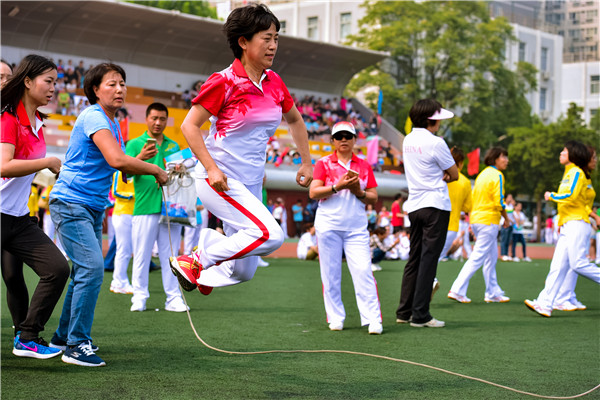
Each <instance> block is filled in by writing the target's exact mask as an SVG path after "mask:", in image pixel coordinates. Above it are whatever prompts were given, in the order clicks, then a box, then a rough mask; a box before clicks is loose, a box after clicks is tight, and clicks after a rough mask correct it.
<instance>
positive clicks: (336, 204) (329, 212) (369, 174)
mask: <svg viewBox="0 0 600 400" xmlns="http://www.w3.org/2000/svg"><path fill="white" fill-rule="evenodd" d="M348 168H349V169H351V170H353V171H356V172H358V179H359V181H360V188H361V189H363V190H365V189H370V188H373V187H377V182H376V181H375V175H374V174H373V170H372V169H371V166H370V165H369V164H368V163H367V162H366V161H364V160H361V159H360V158H358V157H357V156H356V155H355V154H353V155H352V159H351V160H350V163H349V165H346V166H344V165H342V164H341V162H339V160H338V158H337V155H336V154H335V153H333V154H330V155H328V156H325V157H323V158H321V159H320V160H319V161H317V163H316V164H315V170H314V172H313V179H318V180H320V181H323V182H324V183H323V185H324V186H331V185H334V184H335V183H337V182H338V181H339V180H340V178H341V177H342V176H343V175H344V174H345V173H346V171H347V170H348ZM315 228H316V229H317V230H338V231H352V230H359V229H366V228H367V213H366V212H365V204H364V203H363V202H362V201H360V200H359V199H358V198H357V197H356V196H355V195H353V194H352V192H350V190H349V189H343V190H340V191H339V192H338V193H335V194H333V195H331V196H330V197H326V198H324V199H321V200H320V201H319V208H317V214H316V217H315Z"/></svg>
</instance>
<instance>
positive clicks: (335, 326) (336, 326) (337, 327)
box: [329, 322, 344, 331]
mask: <svg viewBox="0 0 600 400" xmlns="http://www.w3.org/2000/svg"><path fill="white" fill-rule="evenodd" d="M343 329H344V323H343V322H332V323H330V324H329V330H330V331H341V330H343Z"/></svg>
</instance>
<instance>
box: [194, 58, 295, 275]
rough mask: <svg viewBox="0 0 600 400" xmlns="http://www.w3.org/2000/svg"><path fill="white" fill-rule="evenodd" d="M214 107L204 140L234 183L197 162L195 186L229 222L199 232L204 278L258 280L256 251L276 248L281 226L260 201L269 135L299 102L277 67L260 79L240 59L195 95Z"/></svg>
mask: <svg viewBox="0 0 600 400" xmlns="http://www.w3.org/2000/svg"><path fill="white" fill-rule="evenodd" d="M192 103H193V104H199V105H201V106H202V107H204V108H205V109H206V110H207V111H208V112H210V113H211V114H212V117H211V118H210V121H211V127H210V133H209V135H208V137H207V138H206V140H205V145H206V148H207V150H208V151H209V153H210V155H211V157H212V158H213V159H214V161H215V163H216V164H217V166H218V167H219V169H220V170H221V171H223V173H224V174H225V175H227V184H228V186H229V188H230V190H229V191H227V192H216V191H215V190H214V189H213V188H212V187H211V186H210V185H209V183H208V175H207V172H206V170H205V169H204V167H203V166H202V165H201V164H198V165H197V166H196V171H195V175H196V191H197V194H198V197H199V198H200V200H201V201H202V204H203V205H204V206H205V207H206V209H207V210H208V211H210V212H211V213H212V214H214V215H215V216H216V217H218V218H219V219H220V220H221V221H223V229H224V231H225V233H226V235H227V236H223V235H221V234H219V233H218V232H216V231H214V230H211V229H203V230H202V232H201V233H200V240H199V243H198V250H199V251H200V261H201V263H202V266H203V268H204V269H206V268H209V267H210V268H209V269H206V270H205V271H203V272H202V274H201V275H200V278H199V279H198V282H197V283H198V284H200V285H205V286H212V287H222V286H229V285H235V284H237V283H241V282H244V281H247V280H250V279H252V277H253V276H254V273H255V272H256V268H257V265H258V257H250V256H262V255H267V254H270V253H272V252H273V251H275V250H276V249H278V248H279V247H280V246H281V244H282V243H283V240H284V234H283V231H282V230H281V227H280V226H279V225H278V224H277V222H276V221H275V219H274V218H273V216H272V215H271V213H270V212H269V210H268V209H267V208H266V207H265V206H264V205H263V204H262V180H263V177H264V173H265V157H266V148H267V141H268V140H269V138H270V137H271V136H272V135H273V134H274V133H275V130H276V129H277V127H278V126H279V124H280V123H281V118H282V114H284V113H287V112H288V111H290V110H291V108H292V107H293V105H294V101H293V99H292V97H291V96H290V94H289V91H288V90H287V87H286V86H285V84H284V83H283V81H282V80H281V78H280V77H279V75H277V74H276V73H275V72H273V71H271V70H265V71H264V73H263V75H262V77H261V79H260V82H259V83H258V84H257V83H254V82H253V81H252V80H251V79H250V78H249V77H248V75H247V73H246V71H245V70H244V67H243V65H242V63H241V62H240V61H239V60H238V59H236V60H235V61H234V62H233V64H232V65H231V66H229V67H228V68H226V69H224V70H223V71H221V72H217V73H214V74H213V75H211V76H210V77H209V79H208V80H207V81H206V82H205V83H204V84H203V85H202V88H201V89H200V93H199V94H198V96H197V97H196V98H195V99H194V100H193V102H192Z"/></svg>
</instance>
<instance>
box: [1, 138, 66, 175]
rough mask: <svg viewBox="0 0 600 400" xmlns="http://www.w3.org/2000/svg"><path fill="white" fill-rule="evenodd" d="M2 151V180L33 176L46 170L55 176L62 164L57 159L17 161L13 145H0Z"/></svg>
mask: <svg viewBox="0 0 600 400" xmlns="http://www.w3.org/2000/svg"><path fill="white" fill-rule="evenodd" d="M0 149H1V150H0V152H1V154H0V157H1V159H0V175H1V176H2V178H16V177H19V176H26V175H31V174H33V173H35V172H38V171H41V170H42V169H44V168H48V169H50V171H52V172H53V173H55V174H57V173H58V171H59V170H60V166H61V162H60V160H59V159H58V158H56V157H46V158H38V159H37V160H17V159H15V158H14V156H15V146H14V145H13V144H10V143H0Z"/></svg>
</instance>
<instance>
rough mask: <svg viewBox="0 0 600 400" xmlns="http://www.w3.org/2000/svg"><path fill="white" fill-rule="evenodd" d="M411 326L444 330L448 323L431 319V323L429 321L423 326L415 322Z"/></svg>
mask: <svg viewBox="0 0 600 400" xmlns="http://www.w3.org/2000/svg"><path fill="white" fill-rule="evenodd" d="M410 326H413V327H415V328H443V327H445V326H446V323H445V322H444V321H438V320H437V319H435V318H431V319H430V320H429V321H427V322H425V323H423V324H417V323H415V322H411V323H410Z"/></svg>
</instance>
